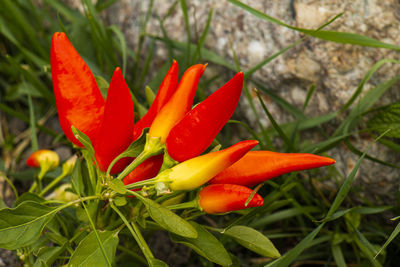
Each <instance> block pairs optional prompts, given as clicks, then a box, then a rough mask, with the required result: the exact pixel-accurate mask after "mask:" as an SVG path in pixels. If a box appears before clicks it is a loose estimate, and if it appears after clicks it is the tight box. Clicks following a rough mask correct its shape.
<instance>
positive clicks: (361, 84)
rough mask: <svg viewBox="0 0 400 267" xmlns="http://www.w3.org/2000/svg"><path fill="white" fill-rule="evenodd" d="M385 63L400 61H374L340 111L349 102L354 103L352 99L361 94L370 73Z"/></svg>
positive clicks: (347, 105)
mask: <svg viewBox="0 0 400 267" xmlns="http://www.w3.org/2000/svg"><path fill="white" fill-rule="evenodd" d="M385 63H397V64H399V63H400V61H398V60H394V59H382V60H379V61H378V62H377V63H375V64H374V65H373V66H372V68H370V69H369V70H368V72H367V74H365V75H364V77H363V79H362V80H361V83H360V84H359V85H358V87H357V89H356V91H355V92H354V93H353V95H352V96H351V97H350V99H349V100H348V101H347V102H346V104H344V105H343V107H342V108H341V109H340V112H344V111H346V110H347V109H348V108H349V107H350V106H351V104H353V103H354V101H355V100H356V99H357V97H358V96H359V95H360V94H361V92H362V89H363V88H364V85H365V83H367V82H368V81H369V79H371V77H372V75H373V74H374V73H375V72H376V71H377V70H378V69H379V68H380V67H382V65H384V64H385Z"/></svg>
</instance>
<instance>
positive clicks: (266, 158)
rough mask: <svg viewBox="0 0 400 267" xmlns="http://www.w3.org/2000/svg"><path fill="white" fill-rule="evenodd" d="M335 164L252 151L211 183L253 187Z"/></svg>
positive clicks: (321, 159) (312, 157)
mask: <svg viewBox="0 0 400 267" xmlns="http://www.w3.org/2000/svg"><path fill="white" fill-rule="evenodd" d="M334 163H335V160H334V159H331V158H327V157H322V156H318V155H313V154H307V153H278V152H271V151H250V152H249V153H247V154H246V155H245V156H244V157H243V158H241V159H240V160H239V161H237V162H236V163H235V164H233V165H232V166H230V167H229V168H226V169H225V170H223V171H222V172H220V173H219V174H218V175H216V176H215V177H214V178H212V179H211V180H210V181H209V183H210V184H225V183H230V184H237V185H244V186H253V185H256V184H259V183H262V182H264V181H266V180H268V179H271V178H274V177H276V176H279V175H282V174H285V173H288V172H293V171H301V170H307V169H313V168H318V167H322V166H327V165H331V164H334Z"/></svg>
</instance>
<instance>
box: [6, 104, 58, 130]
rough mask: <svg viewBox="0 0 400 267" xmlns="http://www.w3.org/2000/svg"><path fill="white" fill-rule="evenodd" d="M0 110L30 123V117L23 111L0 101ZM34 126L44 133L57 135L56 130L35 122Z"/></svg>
mask: <svg viewBox="0 0 400 267" xmlns="http://www.w3.org/2000/svg"><path fill="white" fill-rule="evenodd" d="M0 110H2V111H4V112H5V113H7V114H9V115H10V116H13V117H16V118H18V119H20V120H22V121H24V122H26V123H30V118H29V117H27V116H26V115H25V114H24V113H22V112H19V111H16V110H15V109H13V108H10V107H9V106H7V105H5V104H3V103H0ZM36 127H37V128H38V129H39V130H41V131H43V132H44V133H46V134H48V135H50V136H52V137H57V136H58V135H59V134H58V133H57V132H55V131H53V130H51V129H49V128H47V127H45V126H43V125H39V124H36Z"/></svg>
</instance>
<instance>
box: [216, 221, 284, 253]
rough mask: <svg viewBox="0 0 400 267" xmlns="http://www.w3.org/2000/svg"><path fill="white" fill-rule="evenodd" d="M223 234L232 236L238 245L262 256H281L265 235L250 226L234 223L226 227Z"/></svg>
mask: <svg viewBox="0 0 400 267" xmlns="http://www.w3.org/2000/svg"><path fill="white" fill-rule="evenodd" d="M223 234H224V235H227V236H230V237H232V238H233V239H235V240H236V242H238V243H239V244H240V245H242V246H244V247H246V248H248V249H250V250H251V251H254V252H255V253H258V254H260V255H262V256H265V257H269V258H279V257H280V256H281V254H280V253H279V251H278V250H277V249H276V248H275V246H274V244H272V242H271V241H270V240H269V239H268V238H267V237H266V236H265V235H263V234H262V233H260V232H258V231H257V230H255V229H253V228H251V227H247V226H243V225H235V226H232V227H230V228H228V229H227V230H226V231H224V232H223Z"/></svg>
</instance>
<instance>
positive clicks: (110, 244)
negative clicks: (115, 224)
mask: <svg viewBox="0 0 400 267" xmlns="http://www.w3.org/2000/svg"><path fill="white" fill-rule="evenodd" d="M98 235H99V237H100V241H101V243H102V244H103V246H104V249H105V251H106V254H107V257H108V258H109V259H110V261H111V262H113V260H114V257H115V252H116V249H117V245H118V242H119V238H118V231H104V232H100V231H99V232H98ZM68 266H70V267H76V266H79V267H84V266H87V267H92V266H107V262H106V260H105V258H104V257H103V254H102V252H101V249H100V247H99V244H98V241H97V239H96V234H95V233H94V232H91V233H90V234H88V235H87V236H86V237H85V238H84V239H83V240H82V241H81V242H80V243H79V245H78V247H77V248H76V250H75V251H74V253H73V254H72V256H71V260H70V261H69V264H68Z"/></svg>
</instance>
